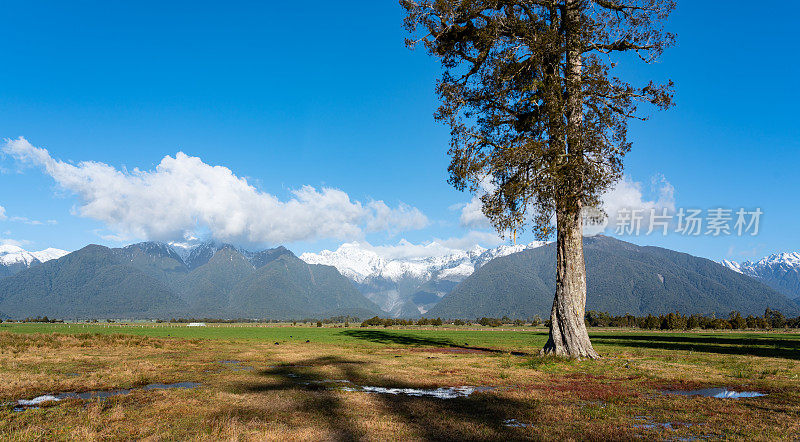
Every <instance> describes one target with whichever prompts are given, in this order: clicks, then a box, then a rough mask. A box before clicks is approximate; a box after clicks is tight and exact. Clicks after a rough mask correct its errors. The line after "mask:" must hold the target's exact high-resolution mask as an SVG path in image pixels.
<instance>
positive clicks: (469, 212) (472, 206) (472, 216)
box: [456, 176, 496, 229]
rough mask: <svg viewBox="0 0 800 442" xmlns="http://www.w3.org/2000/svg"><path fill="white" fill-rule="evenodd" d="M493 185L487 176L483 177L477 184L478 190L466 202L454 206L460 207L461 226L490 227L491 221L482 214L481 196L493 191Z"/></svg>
mask: <svg viewBox="0 0 800 442" xmlns="http://www.w3.org/2000/svg"><path fill="white" fill-rule="evenodd" d="M495 187H496V186H495V185H494V184H492V182H491V181H490V179H489V177H488V176H487V177H484V178H483V180H481V183H480V186H479V192H478V193H477V194H476V195H473V196H472V199H470V200H469V202H468V203H466V204H463V205H459V206H456V207H457V208H460V209H461V216H460V217H459V221H460V222H461V226H462V227H467V228H473V229H490V228H491V223H490V222H489V219H488V218H486V215H484V214H483V201H481V196H483V195H485V194H487V193H489V192H492V191H494V189H495Z"/></svg>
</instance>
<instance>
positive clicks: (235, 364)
mask: <svg viewBox="0 0 800 442" xmlns="http://www.w3.org/2000/svg"><path fill="white" fill-rule="evenodd" d="M217 363H219V364H225V365H229V366H230V367H231V370H233V371H252V370H255V368H253V367H252V366H250V365H242V361H237V360H236V359H222V360H219V361H217Z"/></svg>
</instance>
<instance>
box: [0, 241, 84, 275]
mask: <svg viewBox="0 0 800 442" xmlns="http://www.w3.org/2000/svg"><path fill="white" fill-rule="evenodd" d="M68 253H69V252H67V251H66V250H60V249H54V248H49V249H45V250H41V251H38V252H29V251H27V250H25V249H23V248H21V247H18V246H12V245H0V278H4V277H6V276H11V275H14V274H16V273H17V272H19V271H21V270H24V269H27V268H29V267H31V266H34V265H38V264H41V263H43V262H46V261H50V260H51V259H58V258H61V257H62V256H64V255H66V254H68Z"/></svg>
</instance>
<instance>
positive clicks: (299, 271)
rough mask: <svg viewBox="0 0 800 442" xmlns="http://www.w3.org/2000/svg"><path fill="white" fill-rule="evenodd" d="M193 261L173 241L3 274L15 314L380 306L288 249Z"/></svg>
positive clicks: (302, 313) (262, 314)
mask: <svg viewBox="0 0 800 442" xmlns="http://www.w3.org/2000/svg"><path fill="white" fill-rule="evenodd" d="M189 257H190V258H192V259H191V260H190V265H187V264H186V263H185V262H184V258H182V257H181V256H180V255H179V254H178V253H176V252H175V250H173V249H172V248H171V247H170V246H169V245H167V244H162V243H154V242H147V243H140V244H133V245H131V246H127V247H125V248H121V249H109V248H106V247H102V246H96V245H91V246H87V247H85V248H83V249H81V250H78V251H76V252H73V253H70V254H69V255H66V256H64V257H62V258H60V259H57V260H52V261H49V262H46V263H44V264H40V265H36V266H33V267H31V268H28V269H25V270H22V271H20V272H19V273H17V274H16V275H14V276H11V277H8V278H5V279H2V280H0V311H1V312H3V314H4V315H6V316H8V317H15V318H20V317H27V316H40V315H41V316H45V315H46V316H49V317H57V318H83V319H88V318H168V317H175V316H183V317H214V318H279V319H292V318H306V317H325V316H332V315H339V314H350V315H356V316H361V317H366V316H371V315H374V314H376V313H377V311H378V310H379V309H378V308H377V306H375V304H373V303H372V302H370V301H369V300H367V299H366V298H364V296H362V295H361V294H360V293H359V292H358V291H357V290H356V289H355V287H354V286H353V285H352V284H351V283H350V281H349V280H347V279H346V278H345V277H343V276H342V275H340V274H339V273H338V272H337V271H336V269H335V268H333V267H330V266H321V265H309V264H306V263H305V262H303V261H301V260H300V259H299V258H297V257H296V256H295V255H294V254H292V253H291V252H290V251H288V250H287V249H285V248H282V247H280V248H277V249H269V250H264V251H261V252H258V253H247V256H245V254H243V253H242V251H240V250H239V249H237V248H235V247H233V246H229V245H225V244H221V245H203V246H202V247H201V248H200V250H198V251H197V253H195V254H194V255H193V256H192V255H189Z"/></svg>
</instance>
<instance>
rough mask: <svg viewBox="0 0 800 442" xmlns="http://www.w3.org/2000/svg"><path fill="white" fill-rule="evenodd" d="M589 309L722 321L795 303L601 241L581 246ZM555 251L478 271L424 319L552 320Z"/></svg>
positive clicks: (740, 281)
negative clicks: (536, 317) (707, 316)
mask: <svg viewBox="0 0 800 442" xmlns="http://www.w3.org/2000/svg"><path fill="white" fill-rule="evenodd" d="M584 251H585V258H586V275H587V278H586V279H587V301H586V308H587V309H588V310H597V311H604V312H609V313H611V314H615V315H622V314H626V313H629V314H632V315H637V316H641V315H648V314H651V313H652V314H661V313H669V312H674V311H676V310H677V311H680V312H682V313H686V314H692V313H697V314H710V313H714V314H717V315H721V316H727V315H728V314H729V313H730V312H731V311H734V310H737V311H739V312H741V313H742V314H745V315H746V314H754V315H757V314H762V313H764V309H765V308H766V307H769V308H772V309H776V310H780V311H782V312H783V313H785V314H787V315H796V314H798V313H800V308H799V306H798V305H797V304H795V303H794V302H792V301H791V300H789V299H788V298H787V297H786V296H784V295H783V294H781V293H778V292H777V291H775V290H773V289H772V288H770V287H768V286H767V285H765V284H763V283H761V282H760V281H759V280H757V279H754V278H751V277H748V276H746V275H743V274H741V273H737V272H735V271H732V270H730V269H728V268H725V267H724V266H722V265H720V264H718V263H716V262H714V261H710V260H708V259H705V258H698V257H695V256H691V255H688V254H685V253H679V252H675V251H672V250H668V249H663V248H659V247H640V246H637V245H634V244H631V243H627V242H624V241H620V240H617V239H614V238H610V237H606V236H595V237H587V238H585V239H584ZM555 259H556V250H555V245H554V244H548V245H545V246H542V247H537V248H533V249H528V250H524V251H522V252H519V253H515V254H512V255H508V256H504V257H500V258H497V259H494V260H492V261H491V262H489V263H487V264H486V265H484V266H482V267H480V268H479V269H477V270H476V271H475V273H473V274H472V275H470V276H469V277H468V278H466V279H465V280H464V281H462V282H461V283H460V284H459V285H458V286H457V287H455V288H454V289H453V291H452V292H450V293H449V294H448V295H447V296H445V297H444V298H442V300H441V301H440V302H439V303H438V304H437V305H436V306H434V307H433V308H432V309H431V310H430V311H429V312H428V315H427V316H431V317H442V318H476V317H481V316H493V317H500V316H508V317H510V318H530V317H533V316H534V315H539V316H540V317H542V318H548V317H549V316H550V309H551V307H552V304H553V294H554V293H555Z"/></svg>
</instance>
